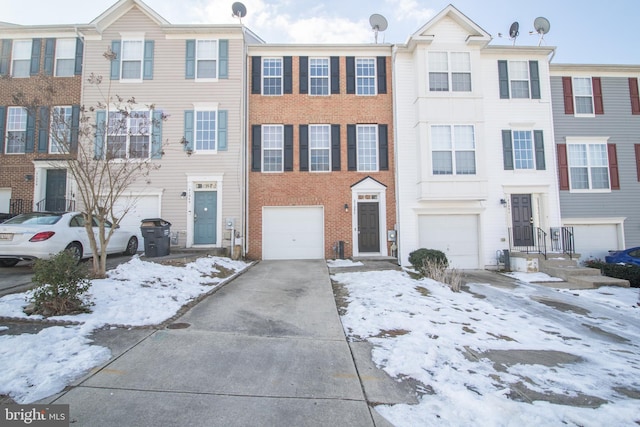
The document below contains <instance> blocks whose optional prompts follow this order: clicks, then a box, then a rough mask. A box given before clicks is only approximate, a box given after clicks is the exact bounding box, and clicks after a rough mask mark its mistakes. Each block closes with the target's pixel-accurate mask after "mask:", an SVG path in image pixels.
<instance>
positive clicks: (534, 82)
mask: <svg viewBox="0 0 640 427" xmlns="http://www.w3.org/2000/svg"><path fill="white" fill-rule="evenodd" d="M529 78H530V79H531V99H540V73H539V72H538V61H529Z"/></svg>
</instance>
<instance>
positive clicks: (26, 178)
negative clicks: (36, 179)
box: [24, 174, 33, 182]
mask: <svg viewBox="0 0 640 427" xmlns="http://www.w3.org/2000/svg"><path fill="white" fill-rule="evenodd" d="M24 180H25V181H27V182H29V181H33V175H31V174H27V175H25V176H24Z"/></svg>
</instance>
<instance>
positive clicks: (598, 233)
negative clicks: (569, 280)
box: [568, 224, 624, 261]
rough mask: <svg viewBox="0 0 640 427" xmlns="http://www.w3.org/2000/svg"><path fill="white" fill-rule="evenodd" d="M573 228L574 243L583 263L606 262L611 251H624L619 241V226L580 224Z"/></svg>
mask: <svg viewBox="0 0 640 427" xmlns="http://www.w3.org/2000/svg"><path fill="white" fill-rule="evenodd" d="M568 226H570V227H571V225H568ZM572 227H573V242H574V245H575V248H576V252H577V253H579V254H580V260H582V261H584V260H588V259H602V260H604V257H605V256H607V255H608V254H609V251H610V250H618V249H624V248H622V247H621V245H620V242H619V239H618V225H617V224H579V225H573V226H572Z"/></svg>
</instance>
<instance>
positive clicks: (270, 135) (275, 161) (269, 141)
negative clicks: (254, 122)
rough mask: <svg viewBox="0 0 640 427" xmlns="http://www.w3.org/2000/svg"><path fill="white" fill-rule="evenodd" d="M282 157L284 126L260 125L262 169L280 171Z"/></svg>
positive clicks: (281, 169) (282, 163)
mask: <svg viewBox="0 0 640 427" xmlns="http://www.w3.org/2000/svg"><path fill="white" fill-rule="evenodd" d="M283 159H284V126H282V125H262V171H263V172H282V171H283V170H284V169H283V165H284V162H283Z"/></svg>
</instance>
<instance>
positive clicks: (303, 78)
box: [299, 56, 309, 93]
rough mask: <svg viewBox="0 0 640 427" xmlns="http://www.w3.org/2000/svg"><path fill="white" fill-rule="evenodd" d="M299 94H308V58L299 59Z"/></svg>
mask: <svg viewBox="0 0 640 427" xmlns="http://www.w3.org/2000/svg"><path fill="white" fill-rule="evenodd" d="M299 77H300V93H309V58H308V57H307V56H301V57H300V73H299Z"/></svg>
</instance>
